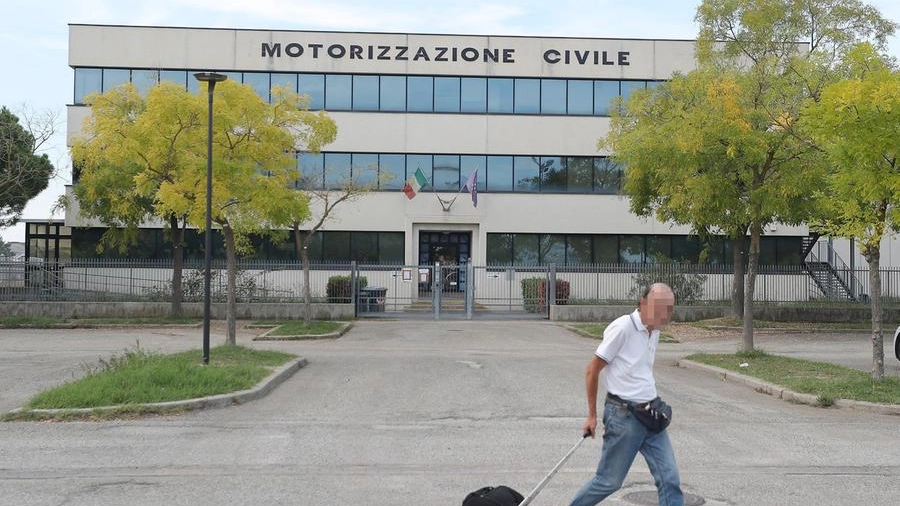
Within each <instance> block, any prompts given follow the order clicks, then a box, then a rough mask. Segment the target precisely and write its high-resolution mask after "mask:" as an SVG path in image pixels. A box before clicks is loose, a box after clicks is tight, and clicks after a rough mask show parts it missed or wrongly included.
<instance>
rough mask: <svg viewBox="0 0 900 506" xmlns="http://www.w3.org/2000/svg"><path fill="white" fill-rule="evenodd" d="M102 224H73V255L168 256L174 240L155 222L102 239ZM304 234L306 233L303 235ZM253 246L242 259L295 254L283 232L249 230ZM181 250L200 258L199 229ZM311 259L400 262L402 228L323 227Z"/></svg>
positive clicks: (218, 249)
mask: <svg viewBox="0 0 900 506" xmlns="http://www.w3.org/2000/svg"><path fill="white" fill-rule="evenodd" d="M106 231H107V229H105V228H74V229H72V239H71V241H72V257H73V258H133V259H147V260H152V259H169V258H172V241H171V239H170V237H169V232H168V231H167V230H164V229H158V228H145V229H140V230H138V233H137V236H136V237H135V240H134V241H133V242H131V243H128V244H124V245H122V246H117V245H113V244H111V243H110V244H102V242H101V238H102V237H103V234H104V233H105V232H106ZM305 237H306V236H305V234H304V238H305ZM250 242H251V244H252V245H253V252H252V253H249V254H246V255H242V258H243V259H245V260H278V261H292V260H296V259H298V258H299V256H298V255H297V249H296V246H295V243H294V238H293V236H292V235H291V234H290V233H288V232H284V233H282V234H278V235H274V236H251V237H250ZM212 244H213V249H212V254H213V258H216V259H224V258H225V246H224V242H223V238H222V235H221V232H220V231H218V230H214V231H213V238H212ZM184 245H185V250H184V256H185V258H186V259H195V260H201V259H203V258H204V251H203V246H204V237H203V234H202V233H199V232H198V231H197V230H186V231H185V234H184ZM305 246H306V247H307V251H308V252H309V259H310V262H313V263H332V262H335V263H337V262H340V263H345V262H351V261H355V262H359V263H364V264H402V263H403V260H404V258H403V254H404V233H403V232H342V231H327V232H318V233H316V234H315V235H314V236H313V237H312V239H311V240H309V241H308V243H307V244H306V245H305Z"/></svg>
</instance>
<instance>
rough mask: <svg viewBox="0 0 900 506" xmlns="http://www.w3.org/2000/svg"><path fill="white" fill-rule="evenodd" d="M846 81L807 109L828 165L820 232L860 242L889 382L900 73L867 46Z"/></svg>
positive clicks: (876, 356) (880, 360)
mask: <svg viewBox="0 0 900 506" xmlns="http://www.w3.org/2000/svg"><path fill="white" fill-rule="evenodd" d="M848 61H849V62H850V71H851V74H850V76H849V78H847V79H845V80H842V81H840V82H837V83H835V84H832V85H829V86H827V87H825V88H824V89H823V90H822V95H821V98H820V100H819V102H817V103H810V104H809V105H808V106H807V108H806V109H805V110H804V113H805V114H804V116H803V121H802V125H801V127H802V129H803V130H805V131H807V132H809V133H810V135H811V136H812V138H813V140H814V142H815V143H816V145H818V146H820V147H821V149H822V150H823V151H824V152H825V154H826V156H827V159H828V161H829V162H830V165H831V170H830V172H829V174H828V179H827V185H826V187H825V189H824V190H823V192H822V193H823V197H825V198H823V199H822V205H823V206H825V208H826V209H825V211H826V212H825V213H824V214H825V215H826V216H829V218H826V219H825V220H824V221H823V223H822V224H821V228H822V229H823V230H824V231H826V232H827V233H829V234H832V235H836V236H839V237H851V238H855V239H856V240H857V241H858V242H859V249H860V252H861V253H862V255H863V257H864V258H865V259H866V262H868V264H869V301H870V304H871V307H872V378H873V379H875V380H881V379H883V378H884V344H883V343H884V340H883V334H882V302H881V274H880V269H879V265H880V259H881V240H882V239H883V238H884V237H885V233H886V232H887V231H888V230H897V229H898V228H900V161H898V155H900V72H898V71H897V70H892V69H891V68H890V67H889V66H888V64H887V62H886V61H885V59H884V58H883V57H881V56H879V55H878V54H877V52H876V51H875V50H874V48H873V47H872V46H871V45H868V44H861V45H860V46H858V47H857V48H855V50H854V51H852V52H851V53H850V55H849V58H848Z"/></svg>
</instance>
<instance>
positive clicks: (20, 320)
mask: <svg viewBox="0 0 900 506" xmlns="http://www.w3.org/2000/svg"><path fill="white" fill-rule="evenodd" d="M65 322H66V321H65V320H64V319H62V318H53V317H50V316H3V317H0V325H2V326H4V327H50V326H53V325H59V324H61V323H65Z"/></svg>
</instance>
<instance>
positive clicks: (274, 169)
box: [156, 81, 337, 344]
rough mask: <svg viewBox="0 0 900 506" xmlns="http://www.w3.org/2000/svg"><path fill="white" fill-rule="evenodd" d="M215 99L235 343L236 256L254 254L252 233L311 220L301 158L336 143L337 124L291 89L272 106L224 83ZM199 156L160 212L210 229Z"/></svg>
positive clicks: (165, 194) (218, 213)
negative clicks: (301, 187) (300, 185)
mask: <svg viewBox="0 0 900 506" xmlns="http://www.w3.org/2000/svg"><path fill="white" fill-rule="evenodd" d="M215 94H216V96H217V98H216V99H215V104H216V106H215V111H214V114H213V194H212V207H213V214H212V220H213V222H214V223H215V224H216V225H218V226H219V227H220V228H221V229H222V233H223V236H224V240H225V252H226V258H227V265H228V295H227V299H228V300H227V306H226V327H227V333H226V343H227V344H235V342H236V323H235V321H236V315H237V308H236V298H235V289H236V278H237V255H238V254H239V253H245V252H249V251H251V245H250V241H249V235H251V234H261V235H265V234H272V233H275V234H277V233H278V230H279V228H281V229H282V230H283V228H284V227H287V226H289V225H290V224H291V223H292V222H293V220H296V219H299V220H303V219H305V218H306V217H307V216H308V214H309V208H308V206H309V200H308V197H307V195H305V194H304V193H303V192H299V191H297V190H296V189H294V183H295V181H296V180H297V178H298V176H299V174H298V171H297V159H296V157H295V153H296V152H297V151H300V150H312V151H318V150H320V149H321V147H322V146H323V145H325V144H327V143H329V142H331V141H333V140H334V138H335V136H336V134H337V127H336V125H335V123H334V121H333V120H332V119H331V118H329V117H328V115H327V114H326V113H325V112H324V111H321V112H318V113H311V112H309V110H308V109H307V107H306V103H307V102H306V100H305V98H304V97H301V96H299V95H297V94H296V93H294V92H291V91H289V90H287V89H285V88H280V87H276V88H274V89H273V90H272V97H273V98H272V103H271V104H269V103H267V102H265V101H264V100H263V99H261V98H260V97H259V95H258V94H257V93H256V92H255V91H254V90H253V88H251V87H250V86H247V85H240V84H238V83H235V82H233V81H225V82H223V83H221V84H219V85H218V86H217V87H216V89H215ZM204 102H205V101H204ZM204 131H205V129H204ZM203 145H204V146H205V145H206V144H205V142H204V143H203ZM192 153H193V154H194V155H195V156H192V159H191V161H190V163H189V167H190V169H189V172H188V173H186V174H185V175H184V177H181V178H179V179H177V180H175V181H172V182H165V183H164V184H163V185H162V186H161V188H160V192H159V196H158V201H157V204H156V207H157V209H162V210H164V211H165V212H167V213H175V214H179V215H181V214H184V215H185V216H187V219H188V222H189V223H191V224H192V225H194V226H196V227H197V228H199V229H201V230H203V229H204V228H205V216H206V207H205V193H206V176H205V174H206V171H205V167H206V153H205V149H204V150H203V154H202V155H200V156H196V155H197V154H198V153H197V152H196V150H195V151H193V152H192ZM199 197H203V198H199Z"/></svg>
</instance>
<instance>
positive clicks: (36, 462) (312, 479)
mask: <svg viewBox="0 0 900 506" xmlns="http://www.w3.org/2000/svg"><path fill="white" fill-rule="evenodd" d="M256 333H257V331H251V330H247V329H242V330H241V334H240V336H239V342H240V343H241V344H247V345H249V346H253V347H260V348H277V349H282V350H287V351H291V352H294V353H297V354H299V355H302V356H304V357H305V358H307V360H308V361H309V364H308V365H307V366H306V367H305V368H303V369H301V370H300V371H298V372H297V373H296V374H295V375H294V376H293V377H291V378H290V379H289V380H288V381H286V382H285V383H283V384H281V385H280V386H279V387H278V388H276V389H275V390H274V391H273V392H271V393H270V394H269V395H267V396H266V397H264V398H262V399H259V400H257V401H253V402H250V403H247V404H244V405H238V406H233V407H229V408H223V409H209V410H202V411H195V412H190V413H186V414H182V415H177V416H165V417H151V418H143V419H136V420H120V421H107V422H53V423H48V422H9V423H0V448H2V450H0V470H2V472H0V489H2V490H3V493H2V494H0V505H7V504H8V505H26V506H27V505H57V504H66V505H88V504H91V505H93V504H129V505H151V504H153V505H157V504H163V503H166V504H174V505H178V504H185V505H187V504H190V505H214V504H215V505H220V504H248V505H250V504H252V505H256V504H285V505H288V504H291V505H296V504H305V505H350V504H365V505H371V506H382V505H384V506H387V505H397V504H402V505H410V506H413V505H416V506H418V505H422V504H438V505H439V504H446V505H455V504H460V503H461V502H462V499H463V498H464V497H465V495H466V494H467V493H468V492H470V491H472V490H475V489H477V488H480V487H482V486H486V485H496V484H506V485H509V486H512V487H513V488H515V489H517V490H519V491H520V492H522V493H523V494H525V493H527V492H528V491H529V490H530V488H531V487H533V486H534V485H535V484H537V483H538V482H539V481H540V479H541V478H542V477H543V476H544V474H545V473H546V472H547V471H549V470H550V468H552V467H553V465H554V464H555V463H556V462H557V461H558V460H559V458H561V457H562V455H564V454H565V452H566V451H567V450H568V449H569V448H570V447H571V446H572V445H573V444H574V443H575V442H576V441H577V439H578V437H579V434H578V432H579V427H580V424H581V422H582V419H583V416H584V411H585V405H584V404H585V403H584V399H583V397H584V393H583V390H584V388H583V371H584V366H585V364H586V363H587V360H588V358H589V357H590V354H591V353H592V351H593V349H594V347H595V346H596V342H595V341H593V340H590V339H587V338H583V337H580V336H578V335H576V334H574V333H572V332H570V331H568V330H567V329H565V328H564V327H562V326H560V325H556V324H553V323H549V322H543V321H539V322H534V321H532V322H528V321H513V322H505V321H455V322H432V321H361V322H358V323H356V325H355V326H354V328H353V329H351V330H350V332H348V333H347V334H346V335H344V336H343V337H342V338H340V339H337V340H324V341H294V342H260V341H251V339H252V337H253V336H254V335H255V334H256ZM736 336H737V334H735V336H729V335H725V336H721V337H717V338H707V339H696V340H690V341H686V342H682V343H679V344H663V345H661V346H660V350H659V354H658V358H657V366H656V375H657V381H658V383H659V388H660V393H661V394H662V395H663V396H664V397H665V398H666V399H667V400H668V401H669V402H670V404H672V405H673V407H674V409H675V421H674V422H673V425H672V427H671V428H670V431H671V436H672V440H673V442H674V444H675V447H676V453H677V456H678V460H679V464H680V468H681V474H682V480H683V484H684V489H685V492H687V493H688V494H690V497H693V498H697V500H702V501H703V502H704V503H705V504H710V505H731V504H744V505H755V506H769V505H771V506H775V505H778V506H783V505H786V504H790V505H794V504H797V505H806V504H809V505H835V506H837V505H841V506H844V505H850V504H860V505H863V504H864V505H874V506H880V505H888V504H891V505H892V504H894V503H895V502H896V492H897V491H898V485H897V476H900V452H897V451H895V449H896V447H897V443H898V431H897V423H898V418H897V416H891V415H880V414H873V413H867V412H863V411H857V410H852V409H835V408H830V409H823V408H815V407H811V406H806V405H796V404H791V403H787V402H784V401H781V400H778V399H775V398H773V397H771V396H767V395H763V394H759V393H757V392H754V391H753V390H751V389H748V388H746V387H743V386H740V385H736V384H733V383H729V382H723V381H722V380H721V379H720V378H719V377H717V376H716V375H713V374H705V373H701V372H698V371H691V370H686V369H683V368H679V367H676V366H674V362H675V360H676V359H677V358H678V357H680V356H684V355H685V354H688V353H692V352H694V351H713V352H715V351H733V350H734V349H736V348H737V346H738V344H739V337H736ZM200 339H201V331H200V329H196V328H154V329H150V328H142V329H90V330H52V331H48V330H0V384H2V385H4V387H3V389H2V391H0V410H2V411H8V410H10V409H13V408H16V407H19V406H21V405H22V403H24V402H25V401H26V400H27V399H28V398H29V397H30V396H31V395H33V394H34V393H36V392H37V391H40V390H42V389H44V388H47V387H49V386H52V385H54V384H58V383H59V382H61V381H66V380H68V379H72V378H74V377H77V376H79V375H80V374H81V372H82V370H83V364H85V363H89V362H95V361H96V360H97V359H98V358H99V357H106V356H108V355H109V354H110V353H116V352H121V351H122V350H124V349H126V348H129V347H133V346H135V345H136V343H140V346H141V347H143V348H146V349H153V350H162V351H176V350H184V349H190V348H199V346H200ZM889 339H890V336H886V340H889ZM221 340H222V338H221V331H220V330H219V329H217V328H214V333H213V344H214V345H215V344H218V343H219V342H220V341H221ZM756 340H757V341H756V342H757V346H758V347H761V348H763V349H765V350H767V351H770V352H775V353H784V354H789V355H795V356H799V357H803V358H813V359H817V360H825V361H833V362H836V363H842V364H844V365H849V366H851V367H857V366H858V367H860V368H862V369H863V370H867V369H868V368H869V367H870V363H871V355H872V352H871V345H870V343H869V337H868V336H867V335H866V334H863V333H847V334H835V333H820V334H816V333H805V334H786V335H780V334H770V333H758V334H757V337H756ZM885 351H886V354H885V355H886V359H885V369H886V373H887V374H892V375H900V362H898V361H896V359H894V358H893V355H892V354H891V353H889V352H890V350H889V349H886V350H885ZM598 452H599V441H594V440H589V441H587V442H585V444H583V445H582V446H581V448H579V450H578V451H577V452H576V453H575V455H574V456H573V457H572V459H571V460H570V461H569V463H568V464H567V465H566V467H564V468H563V469H562V470H561V471H560V472H559V473H558V474H557V475H556V476H555V477H554V479H553V480H552V481H551V482H550V484H549V485H548V486H547V487H546V488H545V489H544V491H543V492H542V493H541V495H540V496H539V498H538V499H536V500H535V502H534V503H533V504H535V505H536V506H539V505H543V504H547V505H550V504H566V503H567V501H568V499H569V498H570V497H571V495H572V494H573V493H574V491H575V490H576V489H577V488H578V487H579V486H580V484H581V483H582V482H583V481H584V480H586V479H587V478H589V476H590V475H591V473H592V472H593V469H594V467H595V466H596V459H597V456H598ZM652 490H653V485H652V479H651V478H650V475H649V472H648V471H647V468H646V466H645V465H644V463H643V462H642V461H641V459H638V461H637V462H636V463H635V466H634V467H633V469H632V472H631V473H630V474H629V476H628V478H627V480H626V484H625V487H624V488H623V490H622V491H620V492H619V493H618V494H616V495H615V496H613V497H612V498H610V500H608V501H607V502H606V503H605V504H620V505H626V504H644V503H641V502H640V500H641V499H640V498H641V497H646V496H645V495H641V494H643V493H646V492H649V491H652Z"/></svg>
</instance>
